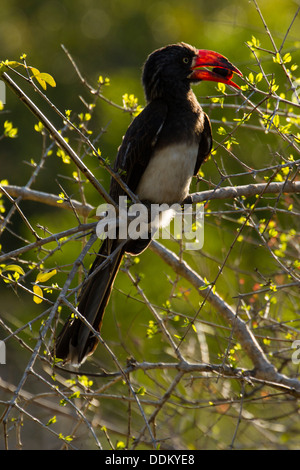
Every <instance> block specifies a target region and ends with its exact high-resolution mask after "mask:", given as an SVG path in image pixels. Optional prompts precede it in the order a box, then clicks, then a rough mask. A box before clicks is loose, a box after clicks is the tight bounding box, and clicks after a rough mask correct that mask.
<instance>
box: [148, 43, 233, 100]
mask: <svg viewBox="0 0 300 470" xmlns="http://www.w3.org/2000/svg"><path fill="white" fill-rule="evenodd" d="M234 73H236V74H238V75H242V73H241V72H240V71H239V70H238V69H237V68H236V67H235V66H234V65H232V64H231V63H230V62H229V60H227V59H226V57H224V56H222V55H221V54H218V53H217V52H214V51H208V50H205V49H196V48H195V47H193V46H190V45H189V44H185V43H180V44H172V45H169V46H166V47H162V48H161V49H157V50H156V51H154V52H152V54H150V55H149V56H148V58H147V60H146V62H145V65H144V69H143V77H142V81H143V85H144V89H145V93H146V98H147V100H148V101H151V100H152V99H155V98H160V97H162V96H163V95H164V94H165V92H166V91H167V90H169V89H170V88H174V87H176V88H177V87H182V88H184V89H189V87H190V84H191V83H199V82H200V81H203V80H206V81H213V82H221V83H225V84H226V85H230V86H232V87H234V88H238V89H239V86H238V85H237V84H236V83H234V82H233V81H232V80H231V79H232V77H233V74H234Z"/></svg>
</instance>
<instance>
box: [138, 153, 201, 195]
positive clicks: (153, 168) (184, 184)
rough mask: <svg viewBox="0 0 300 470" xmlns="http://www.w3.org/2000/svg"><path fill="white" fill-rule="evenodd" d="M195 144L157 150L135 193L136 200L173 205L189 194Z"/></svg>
mask: <svg viewBox="0 0 300 470" xmlns="http://www.w3.org/2000/svg"><path fill="white" fill-rule="evenodd" d="M197 152H198V145H195V144H194V145H190V146H187V145H185V144H174V145H173V146H169V147H166V148H164V149H162V150H158V151H157V152H156V153H155V154H154V155H153V157H152V158H151V160H150V162H149V164H148V166H147V168H146V170H145V172H144V174H143V176H142V178H141V180H140V182H139V184H138V187H137V191H136V194H137V195H138V197H139V199H140V200H148V201H151V202H154V203H160V204H162V203H167V204H173V203H176V202H179V203H180V202H181V201H183V199H184V198H185V197H186V196H187V195H188V193H189V187H190V184H191V179H192V176H193V174H194V169H195V165H196V159H197Z"/></svg>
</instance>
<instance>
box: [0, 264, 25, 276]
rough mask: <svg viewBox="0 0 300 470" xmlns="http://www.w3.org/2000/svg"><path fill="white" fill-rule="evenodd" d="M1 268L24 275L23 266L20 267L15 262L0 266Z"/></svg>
mask: <svg viewBox="0 0 300 470" xmlns="http://www.w3.org/2000/svg"><path fill="white" fill-rule="evenodd" d="M1 270H2V271H13V272H15V273H19V274H21V276H24V275H25V271H24V269H23V268H21V266H18V265H17V264H9V265H7V266H5V267H3V268H2V267H1Z"/></svg>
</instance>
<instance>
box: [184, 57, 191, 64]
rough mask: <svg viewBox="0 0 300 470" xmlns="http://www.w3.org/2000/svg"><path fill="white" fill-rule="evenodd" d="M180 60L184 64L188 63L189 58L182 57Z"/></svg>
mask: <svg viewBox="0 0 300 470" xmlns="http://www.w3.org/2000/svg"><path fill="white" fill-rule="evenodd" d="M182 61H183V63H184V64H188V63H189V61H190V59H189V58H188V57H184V58H183V59H182Z"/></svg>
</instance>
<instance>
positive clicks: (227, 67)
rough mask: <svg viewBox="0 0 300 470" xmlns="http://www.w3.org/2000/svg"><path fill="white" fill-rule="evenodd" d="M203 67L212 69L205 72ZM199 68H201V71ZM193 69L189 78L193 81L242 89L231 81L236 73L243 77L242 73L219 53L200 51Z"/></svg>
mask: <svg viewBox="0 0 300 470" xmlns="http://www.w3.org/2000/svg"><path fill="white" fill-rule="evenodd" d="M203 67H212V69H211V70H209V69H204V70H203ZM199 68H201V70H199ZM191 69H192V73H191V74H190V76H189V78H190V80H192V81H201V80H206V81H211V82H220V83H225V84H226V85H230V86H232V87H234V88H237V89H238V90H239V89H240V87H239V86H238V85H237V84H236V83H234V82H233V81H232V80H231V79H232V77H233V74H234V73H236V74H237V75H241V76H243V74H242V72H240V71H239V69H237V68H236V67H235V66H234V65H232V63H231V62H229V60H228V59H226V57H224V56H223V55H221V54H219V53H218V52H214V51H207V50H205V49H199V50H198V53H197V56H196V57H195V58H194V59H193V63H192V67H191Z"/></svg>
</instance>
